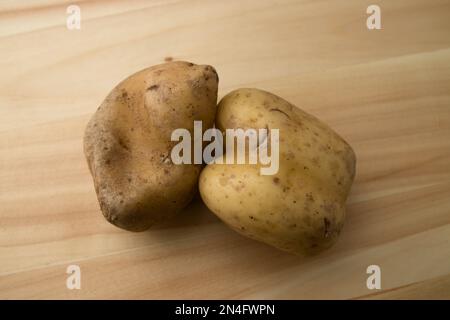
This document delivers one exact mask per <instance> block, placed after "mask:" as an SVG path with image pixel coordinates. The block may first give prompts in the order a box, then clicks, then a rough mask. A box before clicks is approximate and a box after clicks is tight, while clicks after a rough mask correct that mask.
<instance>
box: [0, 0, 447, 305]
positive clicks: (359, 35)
mask: <svg viewBox="0 0 450 320" xmlns="http://www.w3.org/2000/svg"><path fill="white" fill-rule="evenodd" d="M71 3H73V2H72V1H59V0H47V1H26V2H25V1H2V2H1V3H0V70H1V72H0V262H1V263H0V298H3V299H13V298H26V299H29V298H38V299H48V298H57V299H79V298H92V299H98V298H136V299H146V298H158V299H160V298H226V299H228V298H265V299H267V298H289V299H300V298H313V299H316V298H326V299H331V298H338V299H357V298H371V299H373V298H375V299H379V298H386V299H398V298H412V299H414V298H442V299H449V298H450V281H449V279H450V90H449V89H450V37H449V31H450V1H447V0H446V1H444V0H433V1H425V0H420V1H419V0H398V1H387V0H381V1H377V4H378V5H379V6H380V7H381V10H382V30H373V31H369V30H368V29H367V28H366V18H367V14H366V8H367V6H368V5H369V4H371V3H372V1H365V0H347V1H332V0H323V1H310V0H308V1H307V0H304V1H303V0H301V1H256V0H254V1H247V0H239V1H206V0H205V1H162V0H161V1H138V0H130V1H118V0H109V1H107V0H104V1H80V2H77V4H78V5H79V6H80V8H81V12H82V22H81V30H79V31H69V30H67V28H66V16H67V15H66V7H67V6H68V5H69V4H71ZM167 57H171V58H173V59H183V60H190V61H193V62H196V63H205V64H211V65H213V66H215V67H216V69H217V70H218V73H219V75H220V89H219V95H220V96H223V95H224V94H226V93H227V92H229V91H230V90H232V89H235V88H239V87H258V88H261V89H266V90H269V91H272V92H274V93H276V94H278V95H280V96H282V97H284V98H286V99H288V100H290V101H291V102H292V103H294V104H296V105H297V106H299V107H301V108H303V109H304V110H306V111H308V112H310V113H312V114H314V115H315V116H317V117H319V118H321V119H323V120H324V121H326V122H327V123H329V124H330V125H331V126H332V127H333V128H334V129H335V130H336V131H337V132H339V133H340V134H341V135H342V136H344V137H345V139H346V140H347V141H349V142H350V144H351V145H352V146H353V147H354V149H355V151H356V154H357V157H358V167H357V176H356V181H355V184H354V187H353V189H352V193H351V196H350V199H349V201H348V220H347V223H346V226H345V228H344V231H343V234H342V237H341V239H340V240H339V242H338V243H337V245H336V246H335V247H333V248H332V249H331V250H329V251H327V252H325V253H323V254H321V255H319V256H317V257H314V258H309V259H299V258H297V257H294V256H291V255H288V254H285V253H282V252H278V251H277V250H275V249H272V248H270V247H268V246H265V245H263V244H260V243H257V242H254V241H251V240H248V239H245V238H243V237H241V236H239V235H238V234H236V233H234V232H233V231H231V230H229V229H228V228H227V227H226V226H224V225H223V224H222V223H221V222H220V221H219V220H218V219H217V218H216V217H215V216H214V215H212V214H211V213H210V212H208V210H207V209H206V208H205V207H204V205H203V204H202V203H201V201H200V200H199V199H197V200H196V201H194V202H193V204H192V205H191V206H190V207H189V208H188V209H187V210H186V211H185V212H183V214H182V215H181V217H180V219H178V220H176V221H171V222H169V223H167V224H166V225H163V226H160V227H159V228H157V229H155V230H152V231H148V232H144V233H137V234H136V233H129V232H126V231H122V230H119V229H117V228H114V227H113V226H111V225H109V224H108V223H107V222H106V221H105V220H104V219H103V217H102V215H101V213H100V210H99V207H98V204H97V200H96V196H95V192H94V188H93V184H92V181H91V177H90V175H89V172H88V168H87V165H86V162H85V159H84V155H83V152H82V135H83V130H84V127H85V125H86V123H87V121H88V119H89V117H90V116H91V115H92V113H93V112H94V111H95V110H96V107H97V106H98V105H99V104H100V102H101V101H102V99H103V98H104V97H105V96H106V94H107V93H108V92H109V90H110V89H111V88H112V87H113V86H114V85H115V84H117V83H118V82H119V81H120V80H122V79H123V78H124V77H126V76H128V75H130V74H131V73H133V72H135V71H137V70H139V69H142V68H144V67H147V66H149V65H153V64H157V63H161V62H163V61H164V59H165V58H167ZM70 264H77V265H79V266H80V267H81V271H82V280H81V281H82V288H81V290H68V289H67V288H66V278H67V274H66V268H67V266H68V265H70ZM372 264H376V265H379V266H380V267H381V270H382V290H375V291H373V290H369V289H367V287H366V279H367V276H368V275H367V274H366V268H367V266H369V265H372Z"/></svg>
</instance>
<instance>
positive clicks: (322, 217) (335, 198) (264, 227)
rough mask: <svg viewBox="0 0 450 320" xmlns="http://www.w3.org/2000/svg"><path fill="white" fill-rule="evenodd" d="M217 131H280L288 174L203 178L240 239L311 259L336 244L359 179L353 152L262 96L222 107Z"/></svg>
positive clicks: (233, 96)
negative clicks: (355, 177) (354, 186)
mask: <svg viewBox="0 0 450 320" xmlns="http://www.w3.org/2000/svg"><path fill="white" fill-rule="evenodd" d="M216 126H217V127H218V128H219V129H220V130H222V131H224V130H225V129H235V128H243V129H248V128H255V129H260V128H268V129H269V130H270V129H275V128H278V129H279V130H280V133H279V134H280V144H279V145H280V166H279V171H278V173H276V174H275V175H266V176H265V175H261V174H260V170H259V169H260V166H261V165H260V164H253V165H251V164H233V165H229V164H210V165H208V166H207V167H206V168H205V169H204V170H203V171H202V173H201V175H200V181H199V187H200V193H201V196H202V199H203V200H204V202H205V203H206V205H207V206H208V208H209V209H210V210H211V211H213V212H214V213H215V214H216V215H217V216H218V217H219V218H220V219H221V220H223V221H224V222H225V223H226V224H227V225H229V226H230V227H231V228H233V229H234V230H236V231H237V232H239V233H240V234H242V235H244V236H247V237H249V238H252V239H255V240H259V241H262V242H265V243H267V244H269V245H272V246H274V247H276V248H279V249H281V250H285V251H288V252H291V253H295V254H299V255H308V254H314V253H316V252H319V251H321V250H323V249H326V248H328V247H330V246H331V245H332V244H333V243H335V242H336V240H337V238H338V235H339V233H340V231H341V229H342V226H343V224H344V219H345V202H346V199H347V196H348V194H349V191H350V187H351V185H352V182H353V179H354V176H355V163H356V158H355V154H354V152H353V150H352V148H351V147H350V146H349V145H348V143H346V142H345V141H344V140H343V139H342V138H341V137H340V136H339V135H338V134H336V133H335V132H334V131H333V130H332V129H331V128H330V127H328V126H327V125H326V124H324V123H322V122H320V121H319V120H318V119H317V118H315V117H313V116H311V115H309V114H307V113H306V112H304V111H302V110H300V109H299V108H297V107H295V106H293V105H291V104H290V103H289V102H287V101H285V100H283V99H282V98H280V97H278V96H276V95H273V94H271V93H269V92H265V91H262V90H258V89H238V90H235V91H233V92H231V93H229V94H228V95H226V96H225V97H224V98H223V99H222V100H221V101H220V104H219V107H218V111H217V116H216Z"/></svg>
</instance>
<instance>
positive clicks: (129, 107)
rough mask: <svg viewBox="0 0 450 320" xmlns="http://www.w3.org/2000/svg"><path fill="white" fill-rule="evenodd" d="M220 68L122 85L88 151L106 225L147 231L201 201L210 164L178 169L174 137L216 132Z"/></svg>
mask: <svg viewBox="0 0 450 320" xmlns="http://www.w3.org/2000/svg"><path fill="white" fill-rule="evenodd" d="M217 86H218V76H217V73H216V71H215V70H214V68H212V67H210V66H205V65H195V64H192V63H189V62H182V61H177V62H170V63H165V64H161V65H157V66H153V67H150V68H147V69H144V70H142V71H140V72H137V73H135V74H133V75H132V76H130V77H128V78H127V79H125V80H124V81H122V82H121V83H120V84H118V85H117V86H116V87H115V88H114V89H113V90H112V91H111V93H110V94H109V95H108V96H107V98H106V99H105V100H104V101H103V103H102V104H101V105H100V107H99V108H98V110H97V112H96V113H95V114H94V116H93V117H92V119H91V120H90V121H89V123H88V125H87V127H86V131H85V135H84V151H85V155H86V159H87V162H88V165H89V169H90V172H91V174H92V176H93V180H94V186H95V190H96V193H97V198H98V201H99V203H100V207H101V211H102V212H103V215H104V216H105V218H106V219H107V220H108V221H109V222H111V223H112V224H114V225H116V226H118V227H120V228H123V229H126V230H130V231H143V230H146V229H148V228H150V227H151V226H153V225H155V224H157V223H159V222H161V221H163V220H165V219H167V218H169V217H171V216H173V215H175V214H176V213H177V212H179V211H180V210H181V209H183V208H184V207H185V206H186V205H187V204H188V203H189V202H190V201H191V199H192V198H193V196H194V195H195V192H196V190H197V182H198V176H199V174H200V171H201V168H202V165H194V164H182V165H174V164H173V163H172V161H171V157H170V152H171V149H172V147H173V146H174V145H175V144H176V143H177V142H172V141H171V134H172V131H173V130H175V129H178V128H185V129H188V130H189V131H190V132H191V135H192V131H193V125H194V120H201V121H202V122H203V128H204V129H207V128H210V127H212V126H213V123H214V117H215V114H216V103H217Z"/></svg>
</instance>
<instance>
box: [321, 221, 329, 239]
mask: <svg viewBox="0 0 450 320" xmlns="http://www.w3.org/2000/svg"><path fill="white" fill-rule="evenodd" d="M323 227H324V237H325V238H328V237H329V236H330V232H331V230H330V227H331V222H330V220H328V219H327V218H323Z"/></svg>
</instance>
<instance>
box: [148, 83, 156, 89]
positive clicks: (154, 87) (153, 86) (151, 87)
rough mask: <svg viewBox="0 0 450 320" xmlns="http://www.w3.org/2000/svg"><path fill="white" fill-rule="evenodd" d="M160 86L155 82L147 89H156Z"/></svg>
mask: <svg viewBox="0 0 450 320" xmlns="http://www.w3.org/2000/svg"><path fill="white" fill-rule="evenodd" d="M158 88H159V84H154V85H152V86H150V87H148V88H147V90H156V89H158Z"/></svg>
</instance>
